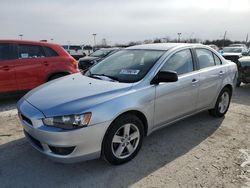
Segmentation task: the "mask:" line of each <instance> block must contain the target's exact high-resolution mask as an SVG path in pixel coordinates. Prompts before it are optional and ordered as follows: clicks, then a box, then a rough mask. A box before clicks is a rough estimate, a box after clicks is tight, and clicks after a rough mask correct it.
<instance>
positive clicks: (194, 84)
mask: <svg viewBox="0 0 250 188" xmlns="http://www.w3.org/2000/svg"><path fill="white" fill-rule="evenodd" d="M198 82H199V80H197V79H196V78H194V79H193V80H192V85H193V86H196V84H197V83H198Z"/></svg>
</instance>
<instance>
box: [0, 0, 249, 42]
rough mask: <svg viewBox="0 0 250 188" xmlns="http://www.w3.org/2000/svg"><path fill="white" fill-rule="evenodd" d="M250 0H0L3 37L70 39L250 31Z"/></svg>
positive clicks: (233, 35) (239, 35)
mask: <svg viewBox="0 0 250 188" xmlns="http://www.w3.org/2000/svg"><path fill="white" fill-rule="evenodd" d="M249 18H250V0H71V1H70V0H41V1H38V0H0V39H17V38H18V35H19V34H23V35H24V36H23V38H24V39H27V40H41V39H48V40H49V39H51V38H53V39H54V41H55V42H57V43H61V44H67V42H68V41H70V43H72V44H78V43H80V44H93V36H92V33H97V42H100V41H101V39H102V38H106V39H107V41H108V43H111V44H114V43H127V42H130V41H140V40H145V39H154V38H157V37H159V38H163V37H170V38H177V33H178V32H181V33H182V38H190V37H192V38H193V37H195V38H200V39H217V38H222V37H223V34H224V32H225V31H226V30H227V31H228V34H227V37H228V38H229V39H232V40H245V38H246V35H247V33H249V34H250V24H249Z"/></svg>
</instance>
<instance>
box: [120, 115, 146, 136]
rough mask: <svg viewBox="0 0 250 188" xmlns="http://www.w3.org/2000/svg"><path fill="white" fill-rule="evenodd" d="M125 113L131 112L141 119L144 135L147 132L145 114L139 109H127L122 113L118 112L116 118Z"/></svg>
mask: <svg viewBox="0 0 250 188" xmlns="http://www.w3.org/2000/svg"><path fill="white" fill-rule="evenodd" d="M125 114H133V115H135V116H136V117H138V118H139V119H140V120H141V121H142V123H143V127H144V134H145V136H146V135H147V133H148V121H147V118H146V116H145V115H144V114H143V113H142V112H140V111H137V110H130V111H127V112H124V113H122V114H120V115H119V116H118V117H117V118H119V117H121V116H123V115H125ZM117 118H116V119H117Z"/></svg>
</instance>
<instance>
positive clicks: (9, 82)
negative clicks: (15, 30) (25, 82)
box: [0, 43, 18, 92]
mask: <svg viewBox="0 0 250 188" xmlns="http://www.w3.org/2000/svg"><path fill="white" fill-rule="evenodd" d="M15 49H16V48H15V45H14V44H8V43H0V92H8V91H15V90H18V87H17V83H16V77H15V76H16V75H15V65H16V63H17V62H16V60H17V53H15V52H16V50H15Z"/></svg>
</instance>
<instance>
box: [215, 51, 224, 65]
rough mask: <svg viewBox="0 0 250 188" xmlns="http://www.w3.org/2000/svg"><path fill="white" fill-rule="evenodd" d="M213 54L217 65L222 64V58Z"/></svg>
mask: <svg viewBox="0 0 250 188" xmlns="http://www.w3.org/2000/svg"><path fill="white" fill-rule="evenodd" d="M213 55H214V62H215V65H221V64H222V63H221V60H220V58H219V57H218V56H217V55H215V54H213Z"/></svg>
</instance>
